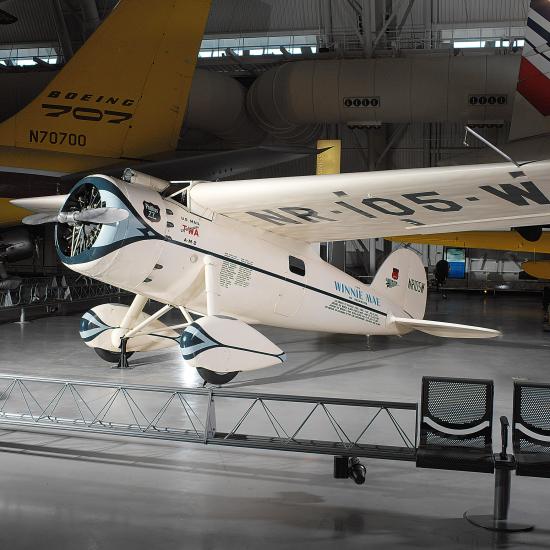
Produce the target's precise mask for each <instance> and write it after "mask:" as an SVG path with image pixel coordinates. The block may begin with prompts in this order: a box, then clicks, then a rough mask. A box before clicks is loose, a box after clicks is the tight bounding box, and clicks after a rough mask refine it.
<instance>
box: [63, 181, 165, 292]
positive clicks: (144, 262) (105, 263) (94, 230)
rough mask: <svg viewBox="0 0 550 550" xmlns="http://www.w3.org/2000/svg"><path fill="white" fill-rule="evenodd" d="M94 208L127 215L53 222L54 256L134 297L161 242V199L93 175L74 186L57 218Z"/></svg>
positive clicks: (136, 187) (148, 191) (143, 189)
mask: <svg viewBox="0 0 550 550" xmlns="http://www.w3.org/2000/svg"><path fill="white" fill-rule="evenodd" d="M98 208H113V209H117V210H125V211H127V212H128V217H127V218H126V219H124V220H121V221H118V222H116V223H105V224H100V223H94V224H90V223H58V224H57V225H56V248H57V253H58V256H59V258H60V259H61V261H62V262H63V263H64V264H65V265H66V266H67V267H69V268H70V269H72V270H73V271H76V272H78V273H82V274H84V275H87V276H89V277H93V278H95V279H98V280H101V281H104V282H107V283H109V284H113V285H115V286H119V287H122V288H125V289H127V290H131V291H132V292H138V293H139V287H140V285H143V283H144V281H147V279H148V278H149V276H150V274H151V273H152V272H153V271H154V269H155V265H156V263H157V260H158V257H159V254H160V252H161V246H159V242H160V243H162V242H163V241H164V239H165V234H166V226H167V220H166V207H165V204H164V200H163V199H162V197H161V196H160V195H159V194H158V193H157V192H156V191H154V190H153V189H150V188H148V187H145V186H143V185H131V184H128V183H126V182H124V181H122V180H118V179H116V178H112V177H109V176H103V175H94V176H87V177H85V178H83V179H82V180H80V181H79V182H78V183H77V184H76V185H75V186H74V187H73V189H72V190H71V192H70V193H69V195H68V197H67V200H66V201H65V204H64V205H63V207H62V209H61V212H60V214H65V215H66V216H69V217H70V216H71V215H73V214H74V213H75V212H80V213H81V212H86V210H91V209H98ZM136 259H139V261H136ZM129 266H131V269H129Z"/></svg>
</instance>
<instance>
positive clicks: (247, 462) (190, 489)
mask: <svg viewBox="0 0 550 550" xmlns="http://www.w3.org/2000/svg"><path fill="white" fill-rule="evenodd" d="M427 318H429V319H435V320H445V321H453V322H463V323H471V324H479V325H484V326H488V327H492V328H499V329H501V330H502V331H503V332H504V336H503V337H502V338H501V339H498V340H492V341H475V340H472V341H453V340H441V339H436V338H434V337H430V336H428V335H423V334H420V333H416V334H410V335H407V336H406V337H404V338H401V339H398V338H382V337H379V338H376V339H373V340H372V342H371V348H370V349H369V347H368V346H367V342H366V339H365V338H361V337H354V336H335V335H323V334H318V333H306V332H290V331H285V330H280V329H272V328H262V329H261V330H262V332H264V333H265V334H266V335H268V336H269V337H271V338H272V339H273V340H274V341H275V342H276V343H277V344H278V345H279V346H281V347H282V348H283V349H284V350H285V351H286V352H287V353H288V356H289V360H288V363H286V365H285V366H283V367H273V368H270V369H266V370H263V371H258V372H253V373H249V374H241V375H239V376H238V377H237V378H236V379H235V380H234V381H233V382H232V383H230V384H229V385H228V387H230V388H232V389H235V390H242V391H261V392H265V393H292V394H304V395H323V396H338V397H352V398H361V399H384V400H396V401H399V400H401V401H418V399H419V393H420V381H421V378H422V376H423V375H442V376H462V377H476V378H491V379H493V380H494V381H495V388H496V396H495V414H496V417H498V416H500V415H501V414H508V415H510V414H511V406H512V382H513V379H514V378H528V379H533V380H541V381H550V372H547V370H548V368H549V367H548V364H549V363H548V356H549V351H550V333H547V334H545V333H543V332H542V329H541V311H540V301H539V300H538V298H536V297H518V296H515V297H514V296H506V295H502V296H498V297H487V298H485V299H482V298H481V297H480V296H478V295H476V296H474V295H467V296H466V295H461V294H450V295H449V299H448V300H447V301H443V300H441V298H440V297H439V296H431V297H430V308H429V312H428V314H427ZM77 329H78V318H77V317H53V318H49V319H42V320H38V321H34V322H32V323H30V324H28V325H24V326H19V325H13V324H10V325H2V326H0V349H1V351H2V353H1V354H0V372H6V373H18V374H25V375H37V376H43V377H58V378H72V379H90V380H104V381H111V382H113V381H114V382H116V381H124V382H127V383H140V384H162V385H184V386H197V385H200V382H201V381H200V380H199V378H198V377H197V375H196V373H194V372H193V371H192V369H187V368H184V367H183V366H182V365H181V361H180V356H179V351H178V350H177V349H175V350H169V351H163V352H156V353H149V354H143V355H141V356H135V358H134V359H133V360H132V363H133V365H134V366H135V367H136V368H135V369H133V370H131V371H127V372H121V371H117V370H113V369H111V368H110V366H109V365H108V364H106V363H103V362H102V361H101V360H100V359H99V358H98V357H97V356H96V355H95V354H94V353H93V351H91V350H89V349H88V348H86V347H85V346H84V345H83V344H82V343H81V341H80V340H79V337H78V330H77ZM497 441H498V440H497ZM0 451H3V452H2V453H0V488H1V489H0V544H1V545H2V547H6V548H8V547H9V548H10V550H19V549H23V548H25V549H26V548H33V549H34V548H37V547H40V548H57V549H64V548H81V549H84V548H85V549H94V550H95V549H117V550H120V549H122V548H132V549H133V550H141V549H148V550H149V549H151V548H159V549H160V548H161V549H172V548H174V549H175V548H178V549H179V548H182V547H185V548H190V549H194V548H201V549H202V548H204V549H218V548H219V549H224V550H225V549H232V548H239V549H240V550H244V549H247V548H251V549H252V548H254V549H257V548H258V547H260V545H261V546H262V547H263V548H265V549H268V548H275V547H277V548H316V549H323V548H327V549H328V548H334V547H335V546H336V545H338V546H339V547H340V548H359V547H365V546H368V547H370V548H376V549H393V548H438V549H440V548H445V549H455V548H456V549H458V548H460V549H462V548H476V549H482V548H522V549H526V548H527V549H530V548H533V549H535V548H550V520H549V516H548V509H549V506H550V479H549V480H544V479H542V480H539V479H530V478H516V477H514V478H513V493H512V504H513V507H514V508H515V509H518V510H521V511H522V512H523V514H524V515H527V516H528V517H529V518H530V519H531V520H532V522H533V523H535V524H536V525H537V528H536V530H535V531H533V532H531V533H524V534H516V535H511V536H509V537H501V538H497V537H495V536H494V535H493V534H492V533H490V532H486V531H483V530H478V529H476V528H474V527H472V526H470V525H469V524H468V523H467V522H466V521H465V520H464V519H462V514H463V512H464V511H465V510H467V509H470V508H472V507H476V506H485V507H486V508H487V510H490V508H491V506H492V487H493V477H492V476H491V475H487V474H475V473H461V472H447V471H438V470H422V469H416V468H415V466H414V464H413V463H401V462H389V461H375V460H371V461H367V466H368V473H367V481H366V483H365V484H364V485H363V486H356V485H354V484H353V483H352V482H351V481H345V480H334V479H332V458H331V457H325V456H316V455H299V454H291V453H280V452H279V453H276V452H265V451H257V450H238V449H226V448H221V447H216V448H212V447H208V448H206V447H202V446H198V445H192V444H181V443H170V442H164V441H163V442H160V441H141V440H137V439H121V438H115V437H112V436H93V437H83V436H82V435H80V436H77V435H75V436H73V435H69V434H68V433H53V432H50V433H41V432H36V431H31V430H2V431H0Z"/></svg>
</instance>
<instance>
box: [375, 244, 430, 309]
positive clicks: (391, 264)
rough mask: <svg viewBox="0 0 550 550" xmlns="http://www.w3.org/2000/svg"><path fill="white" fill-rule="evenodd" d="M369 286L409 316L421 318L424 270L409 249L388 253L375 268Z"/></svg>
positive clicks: (425, 285) (426, 286)
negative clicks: (377, 268)
mask: <svg viewBox="0 0 550 550" xmlns="http://www.w3.org/2000/svg"><path fill="white" fill-rule="evenodd" d="M371 288H372V290H373V291H375V292H376V293H377V294H381V295H382V296H384V297H386V298H387V299H388V300H391V301H392V302H393V303H394V304H396V305H398V306H399V307H401V308H402V309H403V311H404V312H405V313H407V314H408V315H410V316H411V317H412V318H414V319H423V318H424V313H425V311H426V298H427V294H428V285H427V279H426V270H425V269H424V265H423V264H422V261H421V260H420V258H419V257H418V255H417V254H416V253H415V252H413V251H412V250H409V249H406V248H401V249H399V250H396V251H395V252H393V253H392V254H390V255H389V256H388V257H387V258H386V261H385V262H384V263H383V264H382V266H381V267H380V269H379V270H378V271H377V273H376V276H375V277H374V279H373V281H372V284H371Z"/></svg>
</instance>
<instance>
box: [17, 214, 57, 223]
mask: <svg viewBox="0 0 550 550" xmlns="http://www.w3.org/2000/svg"><path fill="white" fill-rule="evenodd" d="M56 222H57V214H53V215H52V214H44V213H42V214H33V215H32V216H27V217H26V218H23V223H24V224H25V225H42V224H44V223H56Z"/></svg>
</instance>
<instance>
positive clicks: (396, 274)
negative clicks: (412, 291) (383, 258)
mask: <svg viewBox="0 0 550 550" xmlns="http://www.w3.org/2000/svg"><path fill="white" fill-rule="evenodd" d="M391 278H392V279H393V280H394V281H397V280H399V269H397V268H396V267H394V268H393V271H392V272H391Z"/></svg>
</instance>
